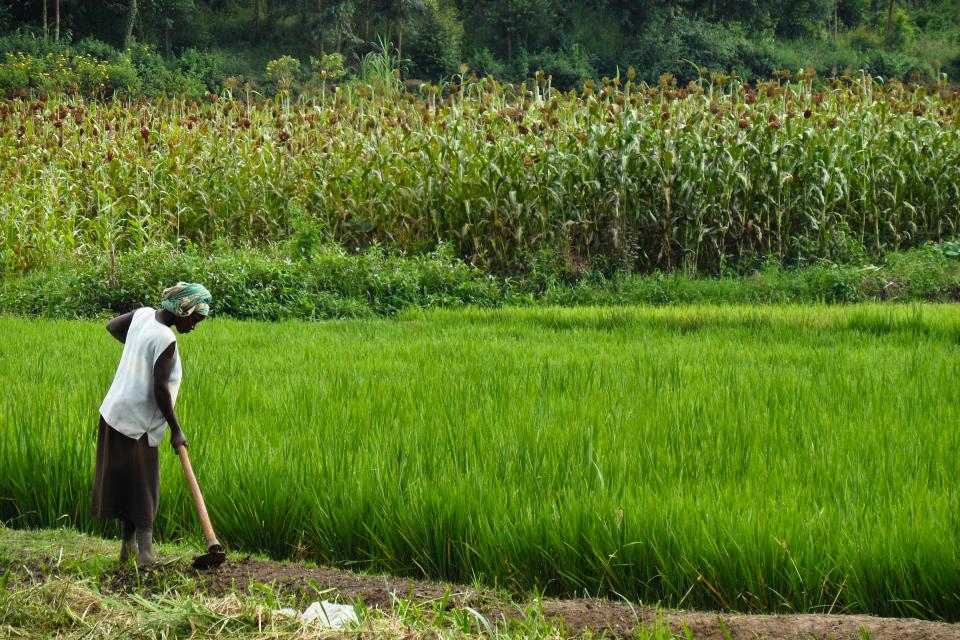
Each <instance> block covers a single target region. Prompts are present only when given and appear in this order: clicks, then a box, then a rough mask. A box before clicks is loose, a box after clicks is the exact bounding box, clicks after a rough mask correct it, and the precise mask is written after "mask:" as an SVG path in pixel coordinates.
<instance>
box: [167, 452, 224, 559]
mask: <svg viewBox="0 0 960 640" xmlns="http://www.w3.org/2000/svg"><path fill="white" fill-rule="evenodd" d="M177 455H179V456H180V462H181V463H182V464H183V472H184V473H185V474H186V476H187V484H189V485H190V493H192V494H193V501H194V502H195V503H196V504H197V515H198V516H199V517H200V526H201V527H203V535H204V537H205V538H206V539H207V552H206V553H205V554H203V555H200V556H197V557H196V558H194V559H193V567H194V568H195V569H213V568H215V567H219V566H220V565H221V564H223V561H224V560H226V559H227V554H225V553H224V552H223V549H222V548H221V547H220V543H219V542H217V535H216V534H215V533H214V532H213V525H212V524H210V516H208V515H207V507H206V505H205V504H204V503H203V495H202V494H201V493H200V485H198V484H197V477H196V476H195V475H193V467H191V466H190V457H189V456H188V455H187V448H186V447H180V448H179V449H177Z"/></svg>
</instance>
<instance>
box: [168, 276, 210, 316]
mask: <svg viewBox="0 0 960 640" xmlns="http://www.w3.org/2000/svg"><path fill="white" fill-rule="evenodd" d="M212 301H213V296H211V295H210V292H209V291H207V288H206V287H204V286H203V285H202V284H197V283H196V282H178V283H177V284H176V285H174V286H172V287H170V288H169V289H164V291H163V303H162V305H163V308H164V309H166V310H167V311H169V312H170V313H172V314H173V315H175V316H179V317H181V318H186V317H187V316H189V315H190V314H191V313H199V314H200V315H202V316H206V315H209V314H210V303H211V302H212Z"/></svg>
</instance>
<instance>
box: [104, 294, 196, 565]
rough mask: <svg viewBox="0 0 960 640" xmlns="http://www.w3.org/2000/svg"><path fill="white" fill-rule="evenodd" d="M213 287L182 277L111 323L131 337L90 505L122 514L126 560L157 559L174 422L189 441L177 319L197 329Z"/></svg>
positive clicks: (184, 327)
mask: <svg viewBox="0 0 960 640" xmlns="http://www.w3.org/2000/svg"><path fill="white" fill-rule="evenodd" d="M210 302H211V296H210V292H209V291H207V290H206V289H205V288H204V287H203V286H202V285H199V284H195V283H187V282H179V283H177V285H176V286H174V287H170V288H169V289H166V290H165V291H164V292H163V303H162V305H161V308H160V309H153V308H151V307H143V308H142V309H137V310H136V311H131V312H130V313H125V314H123V315H122V316H118V317H116V318H114V319H113V320H111V321H110V322H109V323H108V324H107V331H109V332H110V335H112V336H113V337H114V338H116V339H117V340H119V341H120V342H122V343H123V345H124V346H123V355H122V356H121V358H120V365H119V366H118V367H117V373H116V376H114V378H113V384H112V385H111V386H110V391H108V392H107V396H106V397H105V398H104V399H103V404H101V405H100V430H99V434H98V435H97V467H96V472H95V474H94V480H93V498H92V500H91V505H90V510H91V512H92V513H93V515H94V516H96V517H97V518H101V519H104V520H106V519H111V518H116V519H118V520H120V523H121V526H120V532H121V539H122V541H121V543H120V562H126V561H127V560H128V559H129V558H132V557H136V560H137V565H138V566H140V567H145V566H147V565H150V564H152V563H154V562H155V561H156V554H155V553H154V551H153V522H154V519H155V518H156V516H157V502H158V501H159V499H160V462H159V458H158V456H157V447H158V446H159V445H160V443H161V442H162V441H163V435H164V432H165V431H166V428H167V425H170V444H171V445H172V446H173V450H174V451H176V450H177V449H178V448H179V447H185V446H187V439H186V438H185V437H184V435H183V430H182V429H181V428H180V423H179V422H178V421H177V416H176V414H174V412H173V406H174V404H175V403H176V401H177V392H178V390H179V389H180V376H181V368H180V357H179V356H178V355H177V338H176V337H175V336H174V334H173V330H172V329H171V327H174V326H175V327H176V328H177V331H178V332H180V333H190V332H191V331H193V329H194V327H196V326H197V325H198V324H199V323H200V322H201V321H202V320H203V319H204V318H206V317H207V315H208V314H209V313H210Z"/></svg>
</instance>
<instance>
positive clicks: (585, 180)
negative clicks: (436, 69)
mask: <svg viewBox="0 0 960 640" xmlns="http://www.w3.org/2000/svg"><path fill="white" fill-rule="evenodd" d="M631 75H632V74H631V73H630V72H628V73H627V74H625V76H624V77H623V78H618V79H614V80H611V81H609V82H607V83H604V84H600V85H593V84H592V83H588V85H587V86H586V87H585V89H584V91H583V92H582V93H581V94H579V95H577V94H574V93H572V92H571V93H568V94H564V93H560V92H558V91H556V90H554V89H553V88H552V87H551V86H550V84H549V81H548V80H546V79H544V78H543V77H542V76H540V77H539V80H538V82H536V83H534V84H533V85H532V86H527V87H515V86H514V87H510V86H507V87H504V86H501V85H499V84H498V83H496V81H493V80H491V79H489V78H488V79H485V80H482V81H476V79H475V78H462V84H459V85H452V86H446V87H444V88H441V87H437V86H425V87H423V88H421V89H420V90H419V91H420V93H421V94H422V95H421V96H420V97H414V96H413V95H410V94H407V93H404V92H402V91H401V90H400V88H399V86H398V84H396V83H397V81H396V80H395V78H394V77H393V76H392V75H391V74H390V73H389V70H387V71H385V72H384V73H383V74H382V75H381V76H378V77H376V78H375V81H374V84H372V85H348V86H345V87H340V88H339V89H338V90H337V91H336V92H333V91H330V90H328V91H327V92H326V93H322V92H320V93H318V94H317V95H316V96H315V97H314V98H311V99H310V100H306V99H304V98H301V99H300V100H289V99H286V98H282V99H278V100H275V101H267V102H258V101H256V97H255V96H254V97H252V98H251V99H249V100H248V99H246V97H243V96H239V97H230V96H229V95H228V96H226V97H224V98H218V97H216V96H211V99H210V100H206V101H204V102H203V103H200V102H199V101H197V102H193V101H189V100H183V99H162V100H157V101H146V100H137V101H134V102H125V101H112V102H106V103H103V102H88V101H84V100H80V99H75V98H74V99H64V98H50V99H47V100H43V99H39V100H14V101H8V102H4V103H0V141H2V145H0V182H2V183H3V184H4V187H5V188H4V189H3V191H2V193H0V239H2V244H0V268H2V269H3V270H4V271H5V272H7V273H13V272H22V271H25V270H29V269H33V268H37V267H42V266H44V265H47V264H50V263H51V262H54V261H59V260H63V259H67V258H70V257H80V258H82V257H84V256H95V255H107V256H112V255H115V254H117V253H118V252H121V253H122V252H124V251H128V250H139V249H142V248H144V247H147V246H150V245H153V244H156V243H158V242H159V243H162V244H165V245H167V246H170V247H173V248H177V247H182V246H184V245H185V243H193V244H195V245H198V246H200V247H209V246H211V245H212V244H213V243H214V241H217V242H220V243H224V242H226V243H228V244H233V245H236V246H247V245H251V244H252V245H264V244H267V243H270V242H277V241H286V240H287V239H288V238H290V237H291V236H296V237H298V238H300V239H301V240H302V242H303V243H304V251H305V252H307V253H309V251H310V247H311V246H312V245H314V244H317V243H323V242H332V243H335V244H338V245H340V246H342V247H344V248H346V249H348V250H350V251H355V250H358V249H363V248H365V247H370V246H380V247H383V248H384V249H385V250H387V251H388V252H391V253H403V254H406V255H420V254H425V253H430V252H432V251H434V250H435V249H436V247H437V246H438V244H441V243H442V244H446V245H448V246H449V247H450V248H452V250H453V251H454V253H455V254H456V255H457V256H459V257H460V258H462V259H463V260H465V261H467V262H468V263H470V264H472V265H474V266H477V267H479V268H482V269H484V270H486V271H488V272H492V273H499V274H523V273H527V272H529V271H530V270H531V269H534V268H540V269H546V270H549V271H552V272H555V273H557V272H561V273H567V274H570V275H572V276H577V275H579V274H583V273H588V272H592V271H599V272H602V273H606V274H612V273H620V272H626V273H631V272H650V271H653V270H656V269H662V270H667V271H670V270H674V269H684V270H687V271H691V272H698V273H724V272H727V271H730V270H736V271H750V270H752V269H754V268H755V267H757V266H758V265H760V264H763V263H765V262H768V261H770V260H774V261H776V262H778V263H780V264H783V265H786V266H797V265H803V264H807V263H809V262H811V261H815V260H817V259H829V260H832V261H835V262H856V261H860V260H862V259H864V258H867V257H872V258H874V259H878V258H879V257H880V256H882V255H883V253H885V252H887V251H894V250H902V249H907V248H910V247H915V246H919V245H922V244H924V243H926V242H929V241H938V240H941V239H945V238H950V237H953V236H955V235H957V233H958V232H960V93H957V92H956V91H953V90H950V89H947V88H945V87H939V88H935V89H933V90H928V89H926V88H919V87H916V86H904V85H901V84H899V83H887V84H883V85H881V84H880V83H878V82H876V81H874V80H873V79H871V78H869V76H863V77H858V78H838V79H836V80H835V81H834V82H833V86H832V88H830V89H827V90H823V91H818V90H816V89H815V88H814V87H813V85H812V82H811V81H810V78H809V76H805V77H803V78H802V79H799V80H798V81H786V80H782V81H781V80H774V81H771V82H766V83H760V84H758V85H755V86H748V85H744V84H741V83H739V82H737V81H732V80H730V79H729V78H726V79H725V78H720V77H713V79H711V78H707V77H704V78H702V79H701V80H700V81H699V82H697V83H693V84H691V85H689V86H680V85H678V84H676V82H675V80H673V79H671V78H669V77H664V78H663V79H662V81H661V84H660V85H659V86H656V87H648V86H645V85H637V84H634V82H633V81H632V80H631V79H630V78H631ZM25 203H29V206H24V204H25Z"/></svg>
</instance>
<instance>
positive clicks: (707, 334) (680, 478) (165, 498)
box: [0, 306, 960, 620]
mask: <svg viewBox="0 0 960 640" xmlns="http://www.w3.org/2000/svg"><path fill="white" fill-rule="evenodd" d="M0 333H2V335H3V337H4V339H3V340H2V341H0V386H2V388H3V390H4V392H3V394H2V395H0V519H2V520H4V521H5V522H7V523H9V524H11V525H13V526H17V527H49V526H55V525H69V526H76V527H78V528H80V529H82V530H84V531H89V532H104V531H106V532H107V533H113V532H112V530H111V529H109V528H108V529H104V528H103V526H102V525H101V524H99V523H97V522H95V521H92V520H91V519H90V518H89V516H88V515H87V508H88V506H87V505H88V492H89V488H90V485H91V481H92V473H93V460H94V447H95V440H96V427H97V407H98V406H99V403H100V400H101V399H102V396H103V395H104V393H105V392H106V389H107V388H108V386H109V384H110V380H111V378H112V376H113V373H114V370H115V367H116V364H117V362H118V359H119V356H120V350H121V346H120V345H119V344H118V343H115V342H114V341H113V340H112V338H110V336H109V335H108V334H107V333H106V331H104V329H103V326H102V323H98V322H86V321H45V320H27V319H17V318H11V317H0ZM179 344H180V349H181V352H182V356H183V362H184V384H183V387H182V389H181V395H180V400H179V402H178V413H179V415H180V417H181V421H182V423H183V425H184V429H185V432H186V435H187V437H188V439H189V441H190V450H191V457H192V459H193V462H194V468H195V470H196V472H197V475H198V478H199V481H200V483H201V486H202V487H203V489H204V493H205V496H206V499H207V505H208V507H209V509H210V512H211V515H212V517H213V520H214V524H215V526H216V527H217V529H218V534H219V535H220V537H221V539H222V540H224V541H225V542H226V543H227V544H228V545H230V547H231V548H233V549H234V550H241V551H242V550H246V551H251V552H252V551H258V552H265V553H268V554H270V555H272V556H274V557H277V558H300V559H310V560H315V561H318V562H323V563H330V564H335V565H338V566H343V567H348V568H352V569H370V570H385V571H389V572H393V573H397V574H401V575H411V576H430V577H436V578H445V579H450V580H456V581H468V582H469V581H479V582H483V583H484V584H489V585H496V586H500V587H504V588H506V589H510V590H515V591H528V590H531V589H538V590H543V591H546V592H548V593H551V594H565V595H569V594H582V593H590V594H604V595H610V596H613V597H619V596H622V597H627V598H630V599H634V600H642V601H645V602H651V601H660V602H662V603H663V604H664V605H665V606H683V607H703V608H724V609H736V610H741V611H799V612H827V611H832V612H834V613H837V612H853V611H860V612H870V613H876V614H887V615H890V614H893V615H911V616H919V617H925V618H937V619H940V618H942V619H947V620H960V571H958V568H960V512H958V509H957V505H958V503H960V502H958V501H960V489H958V483H957V477H960V458H958V445H960V434H958V430H957V428H956V425H957V423H958V418H960V404H958V403H956V402H954V401H953V397H954V395H955V390H956V385H957V380H958V379H960V359H958V357H957V355H958V344H960V312H958V311H957V309H956V308H955V307H951V306H918V307H909V308H908V307H847V308H829V307H780V308H777V307H764V308H753V307H724V308H711V307H685V308H675V309H647V308H621V309H606V310H601V309H576V310H557V309H543V310H498V311H483V312H481V311H469V312H458V313H449V312H431V313H415V314H407V315H405V316H402V317H401V319H400V320H399V321H344V322H330V323H313V324H308V323H296V322H288V323H273V324H267V323H254V322H239V321H232V320H227V319H214V320H211V321H209V322H207V323H204V325H202V326H201V327H200V330H198V331H197V332H195V333H194V334H191V335H190V336H181V338H180V342H179ZM162 446H163V449H162V451H161V459H162V471H161V476H162V493H161V505H160V516H159V521H158V523H157V526H158V531H157V533H158V534H159V536H160V537H162V538H163V539H165V540H174V539H180V538H184V537H186V538H189V539H192V540H198V538H199V532H198V526H197V524H196V518H195V515H194V514H193V511H192V503H191V502H190V497H189V493H188V492H187V490H186V487H185V483H184V482H183V479H182V475H181V472H180V470H179V469H178V467H177V466H176V460H175V457H174V456H173V454H172V451H170V450H169V447H168V445H167V444H166V443H164V445H162Z"/></svg>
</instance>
